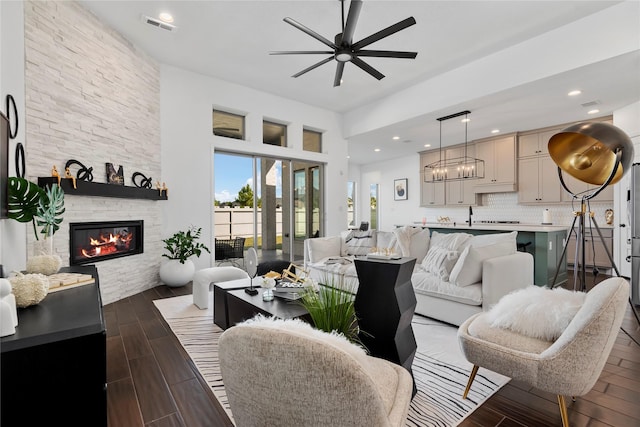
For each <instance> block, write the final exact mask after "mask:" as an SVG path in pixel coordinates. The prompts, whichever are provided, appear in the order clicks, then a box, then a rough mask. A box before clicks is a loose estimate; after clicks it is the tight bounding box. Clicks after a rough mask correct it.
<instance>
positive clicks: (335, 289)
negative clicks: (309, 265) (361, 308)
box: [300, 278, 364, 347]
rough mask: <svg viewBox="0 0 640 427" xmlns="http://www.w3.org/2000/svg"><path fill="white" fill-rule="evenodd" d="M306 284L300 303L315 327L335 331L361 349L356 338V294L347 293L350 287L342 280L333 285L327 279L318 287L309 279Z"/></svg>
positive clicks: (357, 333) (359, 341)
mask: <svg viewBox="0 0 640 427" xmlns="http://www.w3.org/2000/svg"><path fill="white" fill-rule="evenodd" d="M309 282H311V283H310V284H309ZM305 284H309V286H307V288H306V290H305V292H304V293H303V295H302V298H301V299H300V302H301V303H302V305H303V306H304V308H305V309H306V310H307V311H308V312H309V315H310V316H311V320H313V324H314V326H315V327H316V328H317V329H320V330H322V331H325V332H333V331H335V332H336V333H338V334H342V335H344V337H345V338H346V339H348V340H349V341H351V342H352V343H354V344H358V345H359V346H361V347H364V345H363V344H362V341H361V340H360V337H359V334H360V333H362V331H360V329H359V327H358V319H357V317H356V310H355V306H354V301H355V295H353V294H352V293H351V292H348V291H346V289H352V288H353V285H352V284H347V285H348V286H345V283H344V280H343V279H340V280H338V283H335V282H334V280H333V279H332V278H326V279H325V280H324V284H323V286H317V285H316V284H315V283H314V282H313V281H312V280H311V279H306V280H305Z"/></svg>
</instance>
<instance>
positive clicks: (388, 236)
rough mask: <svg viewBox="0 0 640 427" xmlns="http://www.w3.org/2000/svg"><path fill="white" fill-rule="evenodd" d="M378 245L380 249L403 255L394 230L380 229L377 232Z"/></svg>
mask: <svg viewBox="0 0 640 427" xmlns="http://www.w3.org/2000/svg"><path fill="white" fill-rule="evenodd" d="M376 247H377V248H378V250H383V251H384V250H386V249H388V250H389V251H391V252H393V253H394V254H398V255H401V251H400V248H399V247H398V239H397V238H396V235H395V234H393V232H392V231H378V232H377V233H376Z"/></svg>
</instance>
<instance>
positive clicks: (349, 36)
mask: <svg viewBox="0 0 640 427" xmlns="http://www.w3.org/2000/svg"><path fill="white" fill-rule="evenodd" d="M360 9H362V1H361V0H351V4H350V5H349V14H348V15H347V23H346V24H345V25H344V31H343V32H342V44H346V45H350V44H351V43H353V33H355V31H356V23H357V22H358V16H359V15H360Z"/></svg>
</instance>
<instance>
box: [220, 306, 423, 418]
mask: <svg viewBox="0 0 640 427" xmlns="http://www.w3.org/2000/svg"><path fill="white" fill-rule="evenodd" d="M219 357H220V369H221V372H222V380H223V382H224V388H225V390H226V392H227V397H228V399H229V405H230V407H231V412H232V413H233V418H234V421H235V424H236V425H237V426H239V427H241V426H252V427H271V426H278V427H305V426H308V427H316V426H337V427H341V426H344V427H347V426H349V427H357V426H362V427H365V426H366V427H369V426H376V427H390V426H398V427H399V426H404V425H405V423H406V418H407V415H408V412H409V403H410V402H411V392H412V388H413V380H412V379H411V375H410V374H409V372H408V371H407V370H406V369H405V368H403V367H402V366H400V365H396V364H395V363H392V362H389V361H387V360H384V359H379V358H376V357H371V356H368V355H367V354H366V353H365V352H364V350H362V349H361V348H360V347H358V346H356V345H354V344H352V343H350V342H349V341H347V340H346V339H345V338H344V337H342V336H338V335H335V334H328V333H326V332H323V331H320V330H317V329H314V328H312V327H311V326H310V325H308V324H306V323H304V322H302V321H301V320H297V319H289V320H282V319H273V318H265V317H261V316H258V317H256V318H254V319H251V320H248V321H246V322H243V323H239V324H237V325H236V326H233V327H231V328H229V329H227V330H226V331H225V332H224V333H223V334H222V336H221V337H220V341H219Z"/></svg>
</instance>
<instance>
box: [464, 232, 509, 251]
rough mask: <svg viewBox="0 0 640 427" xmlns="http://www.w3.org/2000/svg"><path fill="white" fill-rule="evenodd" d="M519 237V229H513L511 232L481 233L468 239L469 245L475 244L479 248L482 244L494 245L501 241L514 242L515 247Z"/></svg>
mask: <svg viewBox="0 0 640 427" xmlns="http://www.w3.org/2000/svg"><path fill="white" fill-rule="evenodd" d="M517 237H518V232H517V231H512V232H510V233H494V234H479V235H477V236H473V237H472V238H470V239H469V240H468V241H467V244H468V245H469V246H474V247H476V248H479V247H481V246H489V245H494V244H496V243H501V242H512V243H513V247H514V248H515V247H516V238H517Z"/></svg>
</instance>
